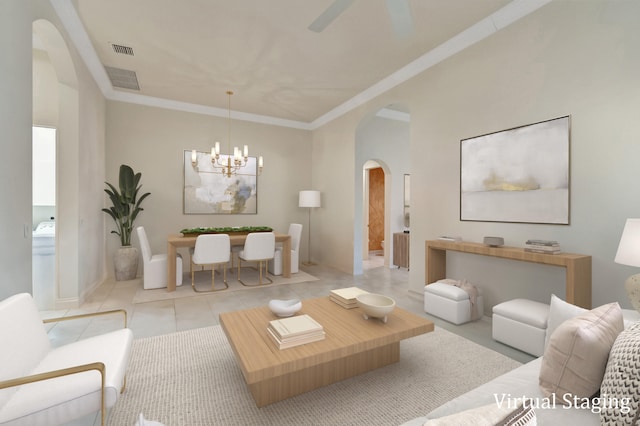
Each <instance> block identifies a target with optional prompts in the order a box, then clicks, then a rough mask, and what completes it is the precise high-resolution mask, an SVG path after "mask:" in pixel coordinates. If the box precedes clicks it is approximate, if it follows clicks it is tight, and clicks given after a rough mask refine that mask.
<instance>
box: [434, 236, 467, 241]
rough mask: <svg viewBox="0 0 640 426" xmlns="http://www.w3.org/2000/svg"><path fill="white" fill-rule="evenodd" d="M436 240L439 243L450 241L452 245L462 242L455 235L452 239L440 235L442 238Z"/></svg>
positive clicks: (460, 238)
mask: <svg viewBox="0 0 640 426" xmlns="http://www.w3.org/2000/svg"><path fill="white" fill-rule="evenodd" d="M438 239H439V240H440V241H451V242H452V243H459V242H462V237H460V236H457V235H456V236H453V237H450V236H447V235H442V236H440V237H438Z"/></svg>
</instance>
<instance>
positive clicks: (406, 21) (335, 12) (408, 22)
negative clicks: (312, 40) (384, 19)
mask: <svg viewBox="0 0 640 426" xmlns="http://www.w3.org/2000/svg"><path fill="white" fill-rule="evenodd" d="M353 1H354V0H334V2H333V3H331V5H330V6H329V7H328V8H327V9H326V10H325V11H324V12H322V13H321V14H320V16H318V17H317V18H316V19H315V20H314V21H313V22H312V23H311V25H309V27H308V28H309V29H310V30H311V31H315V32H317V33H319V32H322V31H324V29H325V28H327V26H329V24H331V23H332V22H333V21H334V20H335V19H336V18H337V17H338V16H340V15H341V14H342V12H344V11H345V10H347V9H348V8H349V6H351V4H352V3H353ZM385 4H386V5H387V12H388V13H389V19H390V20H391V26H392V27H393V32H394V33H395V34H396V36H397V37H398V38H405V37H408V36H409V35H411V33H413V18H412V16H411V9H410V8H409V0H385Z"/></svg>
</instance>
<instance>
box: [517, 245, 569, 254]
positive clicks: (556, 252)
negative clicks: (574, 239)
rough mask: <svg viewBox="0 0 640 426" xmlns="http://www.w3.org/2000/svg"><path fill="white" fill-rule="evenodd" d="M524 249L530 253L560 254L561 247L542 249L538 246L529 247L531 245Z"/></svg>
mask: <svg viewBox="0 0 640 426" xmlns="http://www.w3.org/2000/svg"><path fill="white" fill-rule="evenodd" d="M524 251H526V252H529V253H542V254H558V253H560V249H559V248H558V249H555V250H542V249H538V248H529V247H525V248H524Z"/></svg>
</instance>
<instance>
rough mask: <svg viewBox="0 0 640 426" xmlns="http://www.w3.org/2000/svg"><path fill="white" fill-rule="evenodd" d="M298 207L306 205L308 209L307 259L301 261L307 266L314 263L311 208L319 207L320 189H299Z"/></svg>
mask: <svg viewBox="0 0 640 426" xmlns="http://www.w3.org/2000/svg"><path fill="white" fill-rule="evenodd" d="M298 207H306V208H308V209H309V222H308V224H309V225H308V226H307V230H308V233H309V238H308V239H307V243H308V244H309V247H308V250H307V261H306V262H302V264H303V265H307V266H308V265H315V263H313V262H312V261H311V209H312V208H314V207H320V191H300V198H299V199H298Z"/></svg>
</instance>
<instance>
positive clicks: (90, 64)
mask: <svg viewBox="0 0 640 426" xmlns="http://www.w3.org/2000/svg"><path fill="white" fill-rule="evenodd" d="M50 1H51V4H52V6H53V8H54V10H55V11H56V13H57V14H58V17H59V18H60V21H61V22H62V25H63V26H64V28H65V29H66V30H67V33H68V34H69V37H70V38H71V41H72V42H73V44H74V45H75V47H76V49H77V50H78V53H79V54H80V57H81V58H82V60H83V61H84V63H85V64H86V66H87V68H88V69H89V72H90V73H91V75H92V76H93V79H94V80H95V82H96V84H97V85H98V87H99V88H100V90H101V92H102V94H103V96H104V97H105V98H106V99H108V100H113V101H120V102H128V103H134V104H139V105H148V106H154V107H158V108H166V109H173V110H178V111H185V112H194V113H198V114H205V115H211V116H216V117H227V116H228V114H229V111H228V110H226V109H222V108H215V107H208V106H204V105H198V104H191V103H187V102H179V101H173V100H169V99H162V98H156V97H153V96H146V95H141V94H138V93H132V92H124V91H116V90H114V89H113V87H112V86H111V82H110V81H109V78H108V77H107V73H106V71H105V70H104V67H103V66H102V63H101V62H100V59H99V58H98V55H97V53H96V52H95V50H94V48H93V46H92V44H91V40H90V39H89V36H88V34H87V32H86V30H85V28H84V26H83V24H82V21H81V20H80V17H79V16H78V13H77V11H76V10H75V8H74V7H73V2H72V0H50ZM551 1H552V0H513V1H512V2H511V3H509V4H507V5H506V6H504V7H503V8H502V9H500V10H498V11H496V12H494V13H493V14H491V15H489V16H488V17H486V18H484V19H483V20H481V21H480V22H478V23H476V24H475V25H473V26H471V27H469V28H467V29H466V30H464V31H462V32H461V33H459V34H457V35H456V36H454V37H453V38H451V39H450V40H447V41H446V42H444V43H442V44H441V45H439V46H437V47H435V48H434V49H432V50H431V51H429V52H427V53H425V54H424V55H422V56H421V57H419V58H418V59H416V60H414V61H413V62H411V63H409V64H408V65H406V66H404V67H402V68H400V69H399V70H398V71H396V72H394V73H392V74H391V75H389V76H388V77H386V78H384V79H382V80H380V81H379V82H377V83H375V84H374V85H372V86H371V87H369V88H368V89H365V90H364V91H363V92H361V93H359V94H358V95H356V96H354V97H353V98H351V99H349V100H348V101H346V102H344V103H342V104H341V105H339V106H337V107H335V108H333V109H332V110H330V111H328V112H327V113H325V114H323V115H322V116H320V117H318V118H317V119H315V120H313V121H312V122H309V123H307V122H302V121H295V120H286V119H282V118H277V117H270V116H265V115H258V114H250V113H244V112H239V111H232V112H231V116H232V118H234V119H236V120H243V121H250V122H255V123H261V124H268V125H274V126H282V127H290V128H294V129H302V130H315V129H317V128H319V127H322V126H323V125H325V124H327V123H329V122H330V121H333V120H335V119H336V118H338V117H341V116H342V115H344V114H346V113H348V112H349V111H351V110H353V109H355V108H357V107H359V106H361V105H363V104H365V103H367V102H368V101H370V100H372V99H374V98H375V97H377V96H379V95H381V94H383V93H385V92H387V91H388V90H390V89H392V88H394V87H396V86H397V85H399V84H401V83H403V82H405V81H407V80H409V79H411V78H413V77H414V76H416V75H418V74H420V73H421V72H423V71H425V70H427V69H429V68H431V67H432V66H434V65H436V64H438V63H440V62H442V61H444V60H445V59H447V58H449V57H451V56H453V55H455V54H456V53H458V52H460V51H462V50H464V49H466V48H467V47H469V46H471V45H473V44H475V43H477V42H479V41H481V40H484V39H485V38H487V37H489V36H490V35H492V34H494V33H496V32H497V31H500V30H501V29H503V28H505V27H507V26H508V25H510V24H512V23H513V22H515V21H517V20H519V19H520V18H522V17H524V16H526V15H528V14H530V13H532V12H534V11H535V10H537V9H539V8H540V7H542V6H544V5H546V4H547V3H550V2H551ZM407 116H408V114H407ZM405 118H407V117H404V118H403V119H405Z"/></svg>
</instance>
